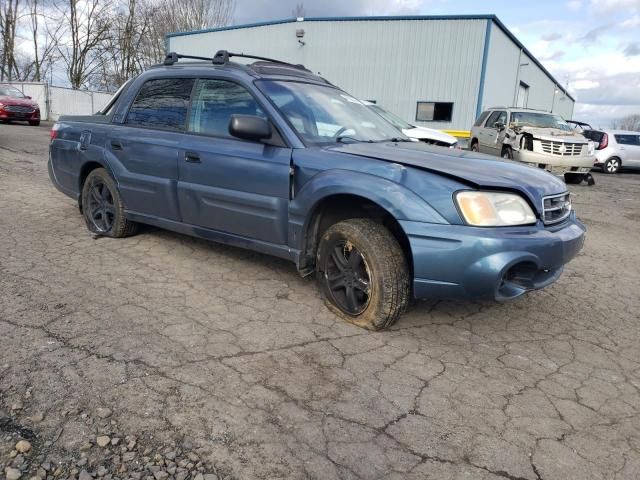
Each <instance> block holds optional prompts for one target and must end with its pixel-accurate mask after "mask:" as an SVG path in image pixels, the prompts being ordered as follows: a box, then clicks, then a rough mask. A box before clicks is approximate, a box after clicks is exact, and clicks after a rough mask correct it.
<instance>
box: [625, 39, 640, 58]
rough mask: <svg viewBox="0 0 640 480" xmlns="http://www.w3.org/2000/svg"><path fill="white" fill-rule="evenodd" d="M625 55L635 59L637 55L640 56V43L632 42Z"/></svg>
mask: <svg viewBox="0 0 640 480" xmlns="http://www.w3.org/2000/svg"><path fill="white" fill-rule="evenodd" d="M623 51H624V54H625V55H626V56H627V57H635V56H636V55H640V42H632V43H630V44H628V45H627V46H626V47H624V50H623Z"/></svg>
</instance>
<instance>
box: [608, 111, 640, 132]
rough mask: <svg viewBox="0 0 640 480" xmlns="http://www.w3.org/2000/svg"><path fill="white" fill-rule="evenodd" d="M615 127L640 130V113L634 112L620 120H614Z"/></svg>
mask: <svg viewBox="0 0 640 480" xmlns="http://www.w3.org/2000/svg"><path fill="white" fill-rule="evenodd" d="M613 128H615V129H618V130H631V131H634V132H640V113H634V114H631V115H627V116H626V117H623V118H620V119H618V120H614V122H613Z"/></svg>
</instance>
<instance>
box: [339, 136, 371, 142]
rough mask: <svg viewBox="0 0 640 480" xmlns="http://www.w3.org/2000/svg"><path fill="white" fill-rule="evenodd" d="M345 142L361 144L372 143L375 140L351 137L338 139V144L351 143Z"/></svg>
mask: <svg viewBox="0 0 640 480" xmlns="http://www.w3.org/2000/svg"><path fill="white" fill-rule="evenodd" d="M345 140H351V141H352V142H355V143H361V142H368V143H372V142H373V140H360V139H359V138H355V137H350V136H349V135H340V136H339V137H337V138H336V142H338V143H350V142H345Z"/></svg>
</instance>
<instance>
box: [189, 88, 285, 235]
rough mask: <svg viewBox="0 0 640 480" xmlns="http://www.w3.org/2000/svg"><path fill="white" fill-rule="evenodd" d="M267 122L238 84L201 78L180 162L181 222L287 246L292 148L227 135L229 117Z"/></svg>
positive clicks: (193, 102)
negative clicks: (254, 117)
mask: <svg viewBox="0 0 640 480" xmlns="http://www.w3.org/2000/svg"><path fill="white" fill-rule="evenodd" d="M233 114H242V115H257V116H261V117H264V118H267V116H266V114H265V113H264V110H263V109H262V108H260V106H259V104H258V102H257V101H256V99H255V98H254V97H253V96H252V95H251V93H250V92H249V91H248V90H247V89H246V88H245V87H244V86H242V85H240V84H239V83H236V82H235V81H231V80H224V79H201V80H199V81H198V84H197V85H196V88H195V92H194V97H193V100H192V105H191V114H190V118H189V132H190V135H187V137H186V141H185V145H184V149H183V150H182V151H181V152H180V158H179V167H178V170H179V174H178V175H179V181H178V200H179V204H180V212H181V215H182V221H183V222H185V223H187V224H191V225H196V226H200V227H206V228H210V229H213V230H217V231H220V232H225V233H231V234H234V235H239V236H242V237H247V238H251V239H255V240H262V241H265V242H269V243H273V244H278V245H284V244H286V243H287V221H288V206H289V177H290V161H291V149H289V148H283V147H276V146H272V145H266V144H264V143H260V142H252V141H247V140H240V139H237V138H234V137H231V136H230V135H229V121H230V119H231V115H233Z"/></svg>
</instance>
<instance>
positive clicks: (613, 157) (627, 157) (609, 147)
mask: <svg viewBox="0 0 640 480" xmlns="http://www.w3.org/2000/svg"><path fill="white" fill-rule="evenodd" d="M583 135H584V136H585V137H587V138H589V139H590V140H593V141H594V142H596V143H597V146H596V161H595V163H594V166H596V167H600V168H602V171H603V172H604V173H617V172H618V170H620V168H621V167H635V168H640V132H630V131H627V130H587V131H585V132H584V133H583Z"/></svg>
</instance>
